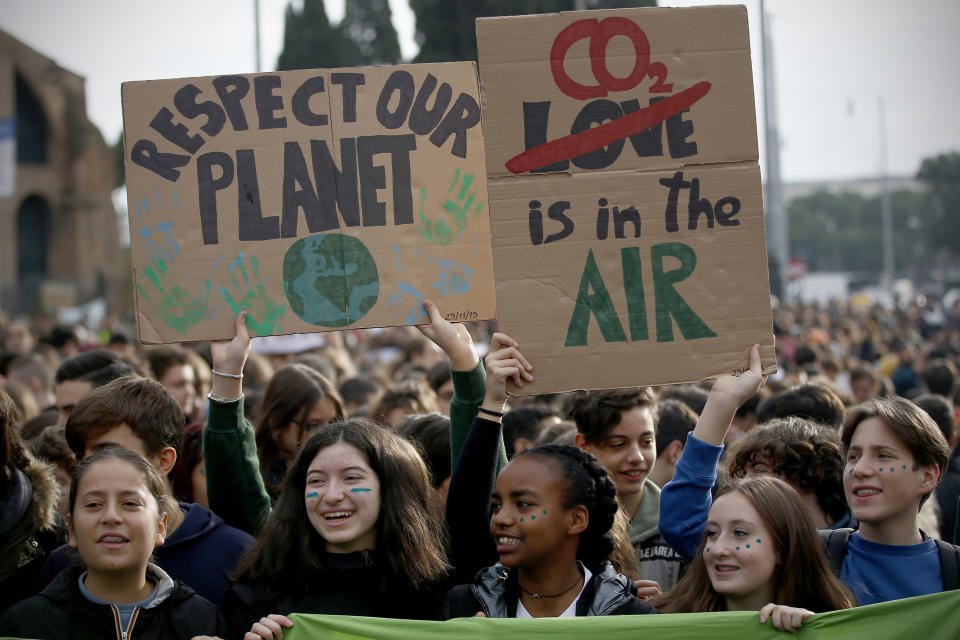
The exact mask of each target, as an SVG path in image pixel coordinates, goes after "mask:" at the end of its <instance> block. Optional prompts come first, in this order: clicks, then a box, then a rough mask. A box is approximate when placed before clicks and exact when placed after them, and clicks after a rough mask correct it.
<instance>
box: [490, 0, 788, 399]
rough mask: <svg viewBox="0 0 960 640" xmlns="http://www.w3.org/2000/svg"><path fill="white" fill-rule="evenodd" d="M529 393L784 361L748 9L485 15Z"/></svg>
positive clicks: (504, 281) (497, 204)
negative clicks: (779, 352)
mask: <svg viewBox="0 0 960 640" xmlns="http://www.w3.org/2000/svg"><path fill="white" fill-rule="evenodd" d="M477 40H478V43H479V55H480V78H481V86H482V87H483V99H484V102H483V108H484V121H483V129H484V141H485V146H486V157H487V175H488V176H489V178H490V184H489V187H488V188H489V192H490V215H491V220H492V228H493V243H494V265H495V268H496V273H497V306H498V318H499V320H500V323H501V324H500V328H501V330H502V331H504V332H505V333H507V334H509V335H510V336H511V337H513V338H515V339H516V340H518V341H519V343H520V348H521V350H522V351H523V352H524V354H525V355H526V356H527V357H528V358H529V360H530V361H531V363H532V364H533V365H534V367H535V370H534V374H535V376H536V378H537V380H536V382H535V383H534V384H532V385H525V386H524V387H523V388H522V389H513V390H512V391H513V392H518V393H521V394H534V393H547V392H557V391H566V390H570V389H603V388H614V387H625V386H633V385H640V384H666V383H676V382H688V381H693V380H700V379H703V378H708V377H713V376H717V375H720V374H724V373H730V372H735V371H736V370H738V369H741V368H743V367H744V366H746V365H747V350H748V348H749V347H750V346H751V345H753V344H760V345H761V346H762V349H761V357H762V361H763V363H764V367H765V370H766V371H768V372H771V371H774V370H775V369H776V360H775V357H774V347H773V327H772V319H771V312H770V289H769V281H768V276H767V254H766V247H765V244H764V228H763V203H762V196H761V190H760V169H759V165H758V163H757V134H756V122H755V117H754V99H753V81H752V75H751V68H750V48H749V44H750V43H749V38H748V31H747V14H746V9H745V8H743V7H736V6H728V7H705V8H693V9H667V8H663V9H656V8H654V9H631V10H617V11H593V12H582V11H581V12H570V13H558V14H550V15H540V16H521V17H508V18H486V19H480V20H478V21H477Z"/></svg>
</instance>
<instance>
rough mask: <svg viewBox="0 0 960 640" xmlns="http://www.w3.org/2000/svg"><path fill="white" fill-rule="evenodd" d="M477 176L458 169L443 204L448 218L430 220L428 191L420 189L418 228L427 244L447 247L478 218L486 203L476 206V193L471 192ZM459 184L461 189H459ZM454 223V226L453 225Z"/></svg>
mask: <svg viewBox="0 0 960 640" xmlns="http://www.w3.org/2000/svg"><path fill="white" fill-rule="evenodd" d="M475 178H476V176H475V175H474V174H472V173H464V174H462V175H461V171H460V169H457V173H456V175H454V177H453V182H451V183H450V187H449V188H448V189H447V200H446V202H444V203H443V210H444V211H445V212H446V213H447V216H446V217H442V218H437V219H430V218H428V217H427V214H426V213H425V212H424V210H423V208H424V204H425V203H426V200H427V190H426V189H420V210H419V214H420V223H421V226H420V227H418V230H419V231H420V234H421V235H422V236H423V237H424V239H425V240H426V241H427V242H432V243H434V244H437V245H440V246H441V247H445V246H447V245H448V244H450V242H451V241H452V240H453V239H454V238H459V237H460V235H461V234H462V233H463V229H464V228H465V227H466V226H467V222H468V221H469V220H471V219H473V218H475V217H476V216H477V214H479V213H480V212H481V211H483V208H484V207H485V206H486V203H485V202H480V203H478V204H476V205H475V204H474V201H475V200H476V197H477V196H476V193H473V192H470V187H472V186H473V181H474V179H475ZM458 183H462V184H460V188H459V189H457V185H458ZM451 223H452V224H451Z"/></svg>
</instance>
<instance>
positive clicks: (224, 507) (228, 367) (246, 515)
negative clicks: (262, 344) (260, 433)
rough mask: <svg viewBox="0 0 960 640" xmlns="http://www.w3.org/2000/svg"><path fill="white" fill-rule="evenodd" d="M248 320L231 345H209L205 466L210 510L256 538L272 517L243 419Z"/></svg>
mask: <svg viewBox="0 0 960 640" xmlns="http://www.w3.org/2000/svg"><path fill="white" fill-rule="evenodd" d="M246 316H247V312H246V311H241V312H240V313H239V314H238V315H237V318H236V335H234V337H233V339H232V340H217V341H214V342H211V343H210V352H211V354H212V356H213V387H212V389H211V391H210V412H209V417H208V418H207V425H206V427H205V428H204V429H203V462H204V465H205V468H206V475H207V499H208V500H209V501H210V509H211V510H212V511H213V512H214V513H216V514H217V515H218V516H220V517H221V518H223V521H224V522H225V523H227V524H228V525H231V526H234V527H237V528H238V529H242V530H243V531H247V532H248V533H251V534H253V535H257V533H258V532H259V531H260V527H261V526H262V525H263V523H264V521H265V520H266V519H267V516H269V515H270V496H269V495H268V494H267V490H266V488H265V487H264V486H263V478H262V477H261V476H260V462H259V459H258V458H257V443H256V439H255V437H254V433H253V427H252V426H251V425H250V423H249V422H247V420H246V418H245V417H244V415H243V378H242V374H243V365H244V364H246V361H247V356H249V355H250V334H249V333H248V332H247V327H246ZM235 376H239V377H235Z"/></svg>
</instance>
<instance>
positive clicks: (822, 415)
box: [757, 383, 846, 429]
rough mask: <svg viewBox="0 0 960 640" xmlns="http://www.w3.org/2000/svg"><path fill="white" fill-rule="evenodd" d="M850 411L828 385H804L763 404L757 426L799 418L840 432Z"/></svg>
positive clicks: (761, 403) (771, 397) (773, 396)
mask: <svg viewBox="0 0 960 640" xmlns="http://www.w3.org/2000/svg"><path fill="white" fill-rule="evenodd" d="M845 410H846V407H844V404H843V400H842V399H841V398H840V396H839V395H838V394H837V393H836V392H835V391H833V390H832V389H830V388H829V387H827V386H826V385H824V384H815V383H809V384H802V385H800V386H797V387H793V388H791V389H787V390H786V391H782V392H780V393H778V394H776V395H772V396H770V397H769V398H766V399H765V400H763V401H761V402H760V405H759V406H758V407H757V422H758V423H763V422H767V421H768V420H773V419H774V418H787V417H790V416H796V417H798V418H804V419H806V420H810V421H812V422H816V423H818V424H825V425H827V426H829V427H833V428H834V429H837V428H839V427H840V425H842V424H843V415H844V411H845Z"/></svg>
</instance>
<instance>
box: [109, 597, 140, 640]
mask: <svg viewBox="0 0 960 640" xmlns="http://www.w3.org/2000/svg"><path fill="white" fill-rule="evenodd" d="M110 611H111V612H112V613H113V627H114V630H115V631H116V632H117V640H129V638H130V632H131V631H133V625H134V623H136V621H137V616H138V615H139V614H140V607H137V608H136V609H134V610H133V613H131V614H130V624H128V625H127V628H126V630H123V629H121V628H120V609H119V608H118V607H117V605H115V604H111V605H110Z"/></svg>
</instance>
